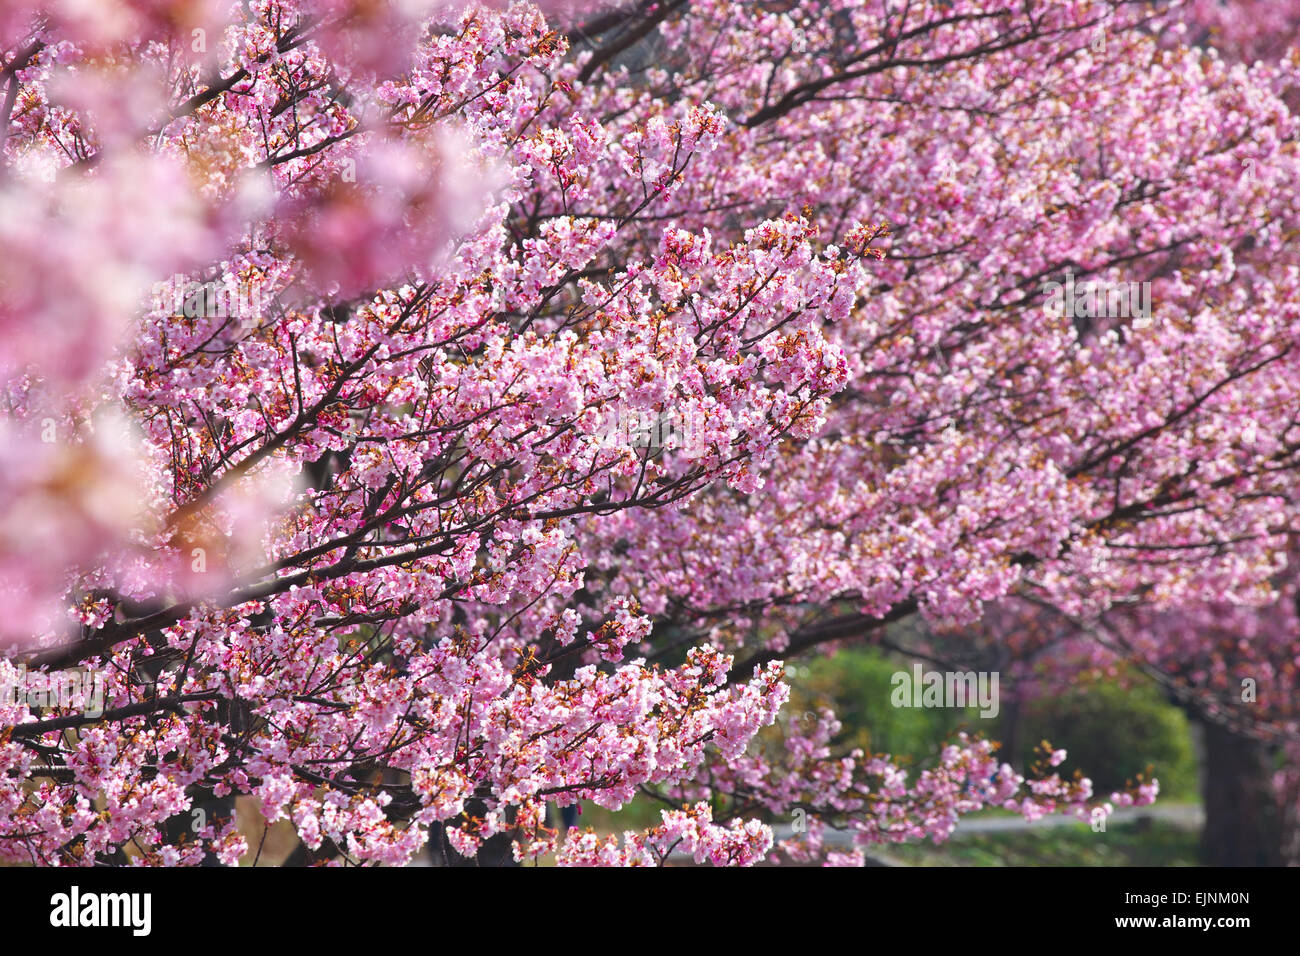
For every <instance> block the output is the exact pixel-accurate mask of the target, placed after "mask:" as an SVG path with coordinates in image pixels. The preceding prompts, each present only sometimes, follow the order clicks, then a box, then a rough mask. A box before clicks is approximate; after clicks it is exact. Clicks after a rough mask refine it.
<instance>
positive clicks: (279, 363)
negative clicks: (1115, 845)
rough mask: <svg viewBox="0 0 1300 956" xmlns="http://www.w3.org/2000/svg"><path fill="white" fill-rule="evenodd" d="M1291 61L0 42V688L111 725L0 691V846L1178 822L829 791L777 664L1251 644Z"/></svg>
mask: <svg viewBox="0 0 1300 956" xmlns="http://www.w3.org/2000/svg"><path fill="white" fill-rule="evenodd" d="M1255 6H1262V7H1268V8H1269V10H1270V11H1273V12H1271V13H1270V14H1269V16H1270V17H1274V18H1280V19H1279V20H1278V23H1283V22H1284V23H1286V24H1290V23H1292V22H1293V21H1294V20H1295V18H1296V17H1297V15H1298V14H1297V12H1296V10H1295V9H1294V7H1295V5H1293V4H1280V3H1261V4H1256V5H1255ZM548 18H549V19H548ZM1278 37H1279V29H1278V25H1277V24H1274V23H1273V21H1272V20H1268V21H1264V20H1263V19H1262V18H1260V17H1255V16H1251V15H1249V14H1247V15H1245V16H1241V15H1239V12H1238V13H1234V14H1233V15H1231V16H1229V15H1228V14H1227V13H1225V12H1224V11H1222V10H1221V9H1220V8H1219V7H1218V5H1216V4H1213V3H1204V2H1193V3H1181V2H1135V0H1058V2H1054V3H1051V4H1026V3H1024V2H1021V0H800V2H794V0H763V2H754V3H745V4H737V3H731V2H725V0H658V2H648V0H623V2H618V3H607V4H604V5H601V4H591V5H585V6H584V5H579V4H575V3H550V4H543V5H541V7H539V6H536V5H533V4H526V3H515V4H510V5H505V4H492V3H482V4H478V3H473V4H471V3H461V2H435V0H424V2H414V3H392V4H389V3H375V2H370V0H244V2H228V0H201V2H194V0H104V2H101V3H96V4H82V3H73V2H64V0H18V2H8V3H6V4H5V7H4V10H3V12H2V13H0V335H2V336H3V348H0V373H2V374H3V381H4V389H5V392H4V395H5V412H4V415H3V417H2V418H0V591H3V593H4V596H5V600H6V614H5V615H4V616H3V618H0V640H2V641H3V642H4V659H3V660H0V677H2V678H4V679H5V680H7V681H9V682H11V683H12V682H13V681H15V680H17V679H18V676H17V675H19V673H20V672H21V673H23V674H26V673H32V674H36V673H44V674H51V673H63V672H67V671H70V670H74V669H81V670H85V669H93V670H94V671H95V672H96V673H97V674H101V675H102V678H103V681H104V706H103V708H102V713H95V714H91V713H88V712H85V709H84V708H82V709H80V710H78V709H77V708H73V707H47V708H44V709H40V708H38V707H34V706H33V705H32V704H31V702H30V701H29V700H26V699H18V700H4V701H2V702H0V727H3V728H4V729H3V730H2V731H0V766H2V767H3V769H4V775H3V778H2V781H3V782H0V855H2V856H3V857H4V858H7V859H13V860H23V861H35V862H38V863H43V864H61V865H92V864H95V863H104V862H126V861H128V860H130V861H134V862H142V863H148V864H169V865H170V864H196V863H199V862H202V861H203V860H205V859H212V858H215V859H217V860H219V861H221V862H223V863H227V864H231V863H235V862H238V861H240V860H241V859H247V860H251V859H253V857H254V855H255V853H256V847H255V846H254V847H250V846H249V845H248V842H247V841H246V837H245V836H244V835H243V833H242V832H241V831H240V829H239V828H238V827H237V826H236V821H234V820H233V819H230V818H229V817H228V816H215V817H214V818H212V819H210V820H208V821H207V822H206V825H204V826H201V827H199V828H198V829H197V830H194V829H192V828H190V827H188V825H187V826H185V827H182V828H181V832H180V835H177V833H176V828H175V827H174V826H173V825H172V821H174V820H176V819H177V818H178V817H181V818H183V819H184V820H186V821H188V820H189V819H190V812H191V810H192V808H193V807H195V806H197V805H198V804H200V803H202V802H203V801H205V800H207V799H208V798H218V799H220V798H229V797H232V796H236V795H239V796H249V797H252V798H255V800H256V801H257V805H258V806H259V807H260V810H261V813H262V814H263V816H264V818H265V820H266V821H268V822H276V821H279V820H282V819H285V818H287V819H289V820H291V821H292V824H293V826H294V827H295V828H296V831H297V833H298V835H299V837H300V839H301V840H302V842H303V844H304V846H305V847H306V848H308V849H310V850H311V851H312V852H313V853H314V854H315V856H316V858H317V859H320V860H328V861H330V862H334V863H384V864H400V863H405V862H407V861H408V860H410V859H411V857H412V855H413V854H415V853H416V852H417V851H419V850H420V849H421V847H422V846H423V845H424V844H425V842H426V840H427V838H428V835H429V832H430V829H431V828H437V829H438V832H439V833H441V834H443V835H444V837H445V839H446V840H447V841H448V842H449V843H450V844H451V846H452V847H454V849H455V850H456V851H458V852H459V853H461V854H463V855H465V856H473V855H474V854H475V853H476V852H477V851H478V849H479V847H480V846H481V845H482V843H483V841H485V840H487V839H489V838H492V837H494V836H497V835H500V834H506V835H508V836H509V839H510V840H511V841H512V849H513V853H514V855H515V858H516V859H521V860H522V859H531V858H537V857H542V856H553V857H554V858H555V859H556V860H558V862H560V863H564V864H579V865H586V864H613V865H628V864H653V863H658V862H662V860H663V859H664V858H665V856H666V855H667V854H668V853H669V852H670V851H672V850H674V849H675V850H684V851H685V852H687V853H689V854H691V855H693V856H694V857H695V858H696V859H697V860H700V861H706V860H707V861H711V862H714V863H726V864H747V863H752V862H756V861H759V860H762V859H764V858H765V857H767V856H769V855H770V854H772V853H784V854H786V855H787V856H788V857H790V858H793V859H796V860H813V859H816V860H826V861H827V862H831V863H860V862H862V856H861V853H860V852H859V851H856V850H855V851H852V852H849V853H842V854H836V853H831V854H827V853H826V852H825V848H824V847H823V846H822V845H821V841H820V834H821V830H822V828H823V827H824V826H826V825H834V826H837V827H843V828H847V829H848V830H850V831H851V832H852V833H853V834H854V839H855V840H856V841H857V843H858V844H860V845H862V846H866V845H870V844H873V843H880V842H893V841H902V840H908V839H917V838H923V837H933V838H937V839H942V838H944V837H946V836H947V835H948V834H949V833H951V832H952V829H953V827H954V825H955V824H956V821H957V819H958V818H959V816H960V815H962V814H964V813H967V812H970V811H973V810H977V809H980V808H982V807H985V806H1003V807H1010V808H1013V809H1016V810H1018V811H1020V812H1022V813H1024V814H1025V815H1026V816H1030V817H1034V816H1038V815H1041V814H1043V813H1048V812H1056V811H1064V812H1074V813H1077V814H1081V815H1084V814H1089V813H1092V812H1093V811H1094V809H1096V808H1097V807H1101V810H1102V812H1105V811H1106V810H1107V809H1108V808H1109V807H1110V806H1113V805H1115V804H1125V803H1128V804H1131V803H1135V802H1139V803H1142V802H1149V801H1150V800H1152V799H1154V797H1155V793H1156V785H1155V784H1154V783H1152V782H1146V783H1144V784H1142V785H1141V786H1139V787H1135V788H1134V789H1133V790H1132V791H1130V792H1124V793H1118V794H1094V793H1093V792H1092V787H1091V784H1090V783H1089V781H1088V780H1087V779H1086V778H1082V777H1075V778H1072V779H1063V778H1062V777H1060V776H1059V775H1058V774H1057V773H1056V772H1055V770H1054V769H1053V768H1054V766H1055V765H1057V764H1059V763H1060V760H1061V757H1062V755H1061V754H1060V752H1059V751H1058V752H1054V753H1050V756H1049V755H1045V757H1046V759H1045V760H1044V762H1043V766H1041V767H1040V768H1038V770H1040V771H1041V772H1030V773H1029V779H1026V777H1025V776H1024V775H1022V774H1021V773H1019V772H1017V771H1016V770H1015V769H1013V768H1012V767H1010V766H1008V765H1007V764H1005V763H1002V762H1000V761H999V760H998V759H997V758H996V756H995V752H994V748H993V745H992V744H991V743H990V742H989V741H986V740H982V739H978V738H973V737H959V738H958V739H956V740H954V741H953V742H952V743H951V745H950V746H948V747H947V748H945V749H944V750H943V752H942V753H941V754H939V755H938V758H937V760H935V761H934V762H933V763H932V764H930V765H927V766H925V767H924V768H923V769H921V770H920V771H919V772H911V773H909V772H907V771H905V770H903V769H902V767H901V766H900V762H899V761H896V760H894V759H892V758H890V757H887V756H885V755H870V754H863V753H861V752H850V753H840V752H838V751H836V750H835V749H834V748H833V747H832V746H831V737H832V736H833V735H834V733H835V731H836V729H837V727H838V724H837V721H836V718H835V715H834V714H833V713H831V712H829V711H827V712H825V713H823V714H822V715H821V716H820V719H818V720H815V721H812V722H811V725H810V723H809V722H808V721H799V720H790V719H788V718H787V717H786V716H783V715H782V713H781V710H782V706H783V704H784V703H785V702H786V700H787V698H788V694H789V691H788V687H787V684H786V682H785V680H784V674H783V662H784V661H785V660H787V659H790V658H791V657H794V656H795V655H798V654H802V653H813V652H816V653H820V652H825V651H828V650H833V649H834V648H835V647H837V646H839V645H840V644H842V643H843V642H846V641H850V640H855V639H862V638H869V637H870V635H873V634H876V633H878V632H879V630H880V628H881V627H882V626H883V625H885V624H887V623H889V622H893V621H898V620H901V619H903V618H906V617H910V616H913V615H919V616H921V617H922V618H923V619H924V620H925V621H926V622H927V623H928V624H929V625H931V626H933V627H936V628H948V629H951V628H959V627H961V628H969V627H974V626H975V625H976V624H977V623H978V622H979V621H980V620H981V619H982V617H983V616H984V614H985V609H986V607H988V606H989V605H991V604H992V603H994V602H1002V601H1006V600H1009V599H1015V600H1021V601H1029V600H1032V601H1033V602H1034V606H1035V607H1045V608H1051V609H1053V611H1054V612H1056V613H1060V614H1064V615H1067V616H1069V617H1070V618H1071V619H1075V620H1089V621H1095V620H1098V619H1100V618H1102V617H1103V616H1105V615H1106V614H1108V613H1111V612H1113V611H1114V610H1115V609H1116V608H1129V607H1134V606H1140V607H1141V608H1143V609H1144V613H1148V614H1150V615H1159V614H1160V613H1161V612H1163V611H1167V610H1169V609H1171V608H1179V607H1183V606H1190V605H1198V606H1199V605H1208V604H1216V603H1217V604H1223V603H1232V604H1243V605H1244V604H1264V603H1267V602H1268V601H1269V600H1271V599H1272V597H1273V596H1274V593H1275V591H1274V586H1275V582H1276V580H1277V578H1278V575H1279V574H1280V573H1282V572H1283V570H1284V569H1285V567H1286V562H1287V550H1288V541H1289V536H1290V534H1291V533H1292V531H1293V530H1295V529H1296V528H1297V527H1300V513H1298V511H1297V507H1296V505H1297V499H1296V496H1295V494H1294V491H1293V489H1294V481H1295V469H1296V468H1297V466H1300V421H1298V418H1300V349H1297V348H1296V346H1297V344H1298V343H1297V339H1300V263H1298V262H1297V258H1296V246H1295V236H1296V235H1297V232H1296V225H1297V215H1296V212H1297V210H1296V204H1297V196H1296V190H1295V188H1294V186H1295V182H1296V177H1297V172H1298V171H1300V170H1298V169H1297V155H1296V132H1297V130H1296V122H1295V117H1294V116H1293V107H1292V104H1293V103H1294V99H1293V95H1292V94H1293V93H1294V87H1295V81H1296V74H1297V70H1298V69H1300V58H1297V57H1296V56H1294V55H1292V54H1291V53H1290V51H1289V50H1287V49H1277V48H1276V47H1277V40H1278ZM1220 47H1221V48H1222V52H1220V49H1219V48H1220ZM1130 293H1132V294H1130ZM1000 613H1003V614H1006V613H1007V612H1006V609H1005V607H1004V608H1003V609H1002V611H1001V612H1000ZM1134 626H1137V627H1140V628H1141V635H1140V637H1137V636H1135V637H1134V640H1140V641H1143V642H1154V643H1153V645H1152V646H1153V647H1159V648H1164V651H1162V653H1165V654H1166V655H1174V656H1176V652H1174V651H1173V650H1172V648H1174V647H1176V646H1177V645H1178V641H1179V637H1178V633H1176V632H1180V628H1178V627H1175V628H1173V629H1172V630H1168V629H1167V628H1166V627H1165V625H1163V624H1160V625H1157V624H1150V625H1143V624H1141V623H1140V622H1139V624H1136V625H1134ZM1291 650H1294V643H1292V644H1291ZM1260 653H1264V652H1263V651H1260ZM1190 669H1191V670H1193V671H1194V670H1195V667H1194V666H1193V667H1191V668H1190ZM1292 674H1294V668H1293V669H1292ZM1212 678H1213V668H1206V669H1203V670H1202V672H1198V675H1197V679H1201V680H1210V679H1212ZM772 725H777V728H776V729H777V730H778V731H779V735H778V737H772V736H770V735H771V733H772V732H771V731H764V734H765V736H761V737H760V736H759V735H760V731H763V730H764V728H767V727H770V726H772ZM637 794H649V795H651V796H653V797H654V798H656V799H658V800H660V801H661V802H662V803H663V804H664V805H665V809H664V813H663V823H662V824H661V825H659V826H655V827H652V828H650V829H648V830H645V831H642V832H629V833H627V834H625V835H624V836H623V838H622V839H621V840H620V839H618V838H616V837H605V836H600V835H597V834H595V833H592V832H589V831H581V832H580V831H579V830H578V829H572V830H570V831H569V832H568V834H567V836H566V837H565V838H564V839H563V840H560V839H559V837H558V834H557V832H556V831H555V830H554V829H552V828H551V827H550V826H549V825H548V824H547V822H546V818H545V813H544V811H545V807H546V805H547V803H548V802H555V803H559V804H561V805H567V804H570V803H573V802H575V801H578V800H583V801H591V802H594V803H596V804H598V805H600V806H604V807H609V808H617V807H620V806H622V805H624V804H625V803H626V802H627V801H629V800H630V799H631V798H632V797H634V796H635V795H637ZM795 808H800V809H802V810H803V811H804V812H806V813H807V814H808V815H809V817H810V821H811V825H810V826H809V828H808V831H807V833H806V834H803V835H802V836H801V837H800V838H799V839H797V840H793V841H784V842H783V843H782V844H780V845H779V846H777V845H774V835H773V831H772V828H771V827H770V826H769V825H768V824H767V823H766V822H764V821H768V820H772V819H777V818H780V817H782V816H783V815H784V816H787V817H788V815H789V814H790V813H791V812H792V811H793V810H794V809H795Z"/></svg>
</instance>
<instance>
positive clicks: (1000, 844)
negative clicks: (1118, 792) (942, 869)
mask: <svg viewBox="0 0 1300 956" xmlns="http://www.w3.org/2000/svg"><path fill="white" fill-rule="evenodd" d="M1197 841H1198V833H1197V831H1196V830H1189V829H1187V828H1185V827H1180V826H1177V825H1175V824H1171V823H1164V822H1160V821H1156V820H1137V821H1134V822H1132V823H1121V824H1114V825H1112V826H1110V827H1109V828H1107V830H1106V832H1105V833H1094V832H1093V831H1092V830H1091V829H1090V828H1089V827H1088V826H1087V825H1086V824H1083V823H1080V825H1079V826H1078V827H1052V828H1048V827H1044V828H1043V829H1041V830H1031V831H1027V832H1019V833H973V834H968V835H966V836H962V835H961V831H960V830H958V832H957V834H956V835H954V836H953V838H952V839H951V840H949V841H948V842H947V843H944V844H940V845H937V846H936V845H934V844H932V843H924V844H901V845H899V846H892V847H889V848H888V849H887V851H886V855H887V856H888V857H889V858H890V859H892V860H894V861H897V862H899V863H903V864H906V865H908V866H1196V865H1198V864H1197Z"/></svg>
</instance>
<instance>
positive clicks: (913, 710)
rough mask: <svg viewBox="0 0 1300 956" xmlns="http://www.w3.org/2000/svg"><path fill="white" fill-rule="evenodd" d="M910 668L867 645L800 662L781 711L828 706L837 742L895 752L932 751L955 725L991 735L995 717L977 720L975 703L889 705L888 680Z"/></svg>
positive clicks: (922, 754) (919, 753) (917, 753)
mask: <svg viewBox="0 0 1300 956" xmlns="http://www.w3.org/2000/svg"><path fill="white" fill-rule="evenodd" d="M911 668H912V664H911V662H910V661H906V660H904V659H902V658H900V657H897V656H895V655H890V654H885V653H883V652H880V651H877V650H874V649H871V648H853V649H849V650H842V651H840V652H839V653H837V654H835V655H834V656H831V657H818V658H814V659H812V660H810V661H801V662H800V663H799V664H798V666H797V670H796V671H795V673H794V674H792V675H791V702H790V704H789V705H788V706H787V709H786V713H791V714H796V715H797V714H801V713H803V712H805V711H808V710H812V709H815V708H817V707H830V708H831V709H832V710H834V711H835V715H836V716H837V717H838V718H839V720H840V722H841V723H842V724H843V725H844V729H843V730H842V731H841V733H840V735H839V737H837V738H836V741H835V742H836V743H837V744H841V745H844V746H847V747H861V748H862V749H863V750H864V751H866V752H867V753H889V754H894V755H896V756H900V757H902V756H911V757H926V756H929V755H931V754H933V753H936V752H937V751H938V749H939V748H940V746H942V744H943V743H944V741H946V740H947V739H949V738H950V737H951V736H952V735H953V734H954V733H956V732H957V731H958V730H969V731H972V732H975V731H980V732H983V733H985V734H986V735H987V736H993V733H992V729H993V726H994V725H995V724H996V721H994V720H982V719H980V716H979V711H978V710H977V709H976V708H966V709H963V710H958V709H946V708H927V707H894V706H893V704H892V703H891V702H890V695H891V693H892V691H893V685H892V683H891V679H892V677H893V675H894V674H895V673H896V672H898V671H909V672H910V671H911Z"/></svg>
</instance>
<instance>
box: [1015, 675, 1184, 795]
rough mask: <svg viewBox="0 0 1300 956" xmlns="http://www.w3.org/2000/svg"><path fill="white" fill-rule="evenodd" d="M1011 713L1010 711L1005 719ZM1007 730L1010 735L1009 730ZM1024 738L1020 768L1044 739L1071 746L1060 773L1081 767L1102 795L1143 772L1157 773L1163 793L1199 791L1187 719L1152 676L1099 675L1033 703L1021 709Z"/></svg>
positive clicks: (1020, 737) (1019, 758) (1180, 793)
mask: <svg viewBox="0 0 1300 956" xmlns="http://www.w3.org/2000/svg"><path fill="white" fill-rule="evenodd" d="M1007 716H1008V711H1006V710H1004V711H1003V718H1004V719H1005V718H1006V717H1007ZM1003 734H1004V738H1005V736H1007V734H1006V729H1005V728H1004V730H1003ZM1019 740H1020V741H1021V742H1022V743H1021V745H1020V747H1019V748H1018V749H1019V753H1017V754H1015V755H1014V756H1015V757H1016V758H1017V759H1018V760H1019V761H1020V765H1021V766H1025V765H1027V763H1028V761H1029V759H1030V755H1031V752H1032V751H1033V749H1034V747H1036V746H1037V745H1038V743H1039V741H1040V740H1049V741H1051V743H1052V746H1054V747H1059V748H1064V749H1065V750H1067V751H1068V752H1069V757H1068V758H1067V760H1066V762H1065V763H1064V764H1063V765H1062V766H1061V768H1060V769H1061V771H1062V772H1063V773H1064V774H1068V773H1072V772H1073V770H1074V769H1075V768H1078V769H1079V770H1081V771H1082V772H1083V773H1084V774H1085V775H1086V776H1088V777H1090V778H1091V779H1092V782H1093V786H1094V788H1095V789H1096V791H1097V793H1098V795H1099V796H1103V797H1104V796H1107V795H1109V794H1110V793H1111V792H1112V791H1114V790H1118V789H1122V788H1123V787H1124V784H1125V783H1126V781H1128V780H1132V779H1135V778H1136V776H1137V775H1138V774H1142V775H1143V776H1144V777H1145V778H1147V779H1149V778H1150V777H1151V776H1155V777H1156V778H1157V779H1159V781H1160V797H1161V799H1172V800H1194V799H1196V798H1197V796H1198V794H1197V783H1196V759H1195V756H1194V755H1193V751H1192V743H1191V733H1190V729H1189V726H1188V722H1187V717H1186V716H1185V715H1184V714H1183V712H1182V711H1181V710H1180V709H1179V708H1178V707H1176V706H1174V705H1172V704H1170V703H1169V702H1168V700H1167V699H1166V698H1165V697H1164V695H1163V694H1162V693H1161V692H1160V690H1159V688H1158V687H1156V685H1155V684H1153V683H1151V682H1150V681H1146V680H1143V681H1142V682H1140V683H1137V684H1135V685H1133V686H1127V687H1126V686H1123V685H1122V684H1120V683H1119V682H1116V681H1100V682H1095V683H1090V684H1088V685H1086V686H1082V687H1079V688H1077V689H1074V690H1072V691H1070V692H1069V693H1066V694H1062V695H1059V696H1054V697H1046V698H1042V699H1040V700H1036V701H1031V702H1028V703H1026V704H1025V705H1024V708H1023V710H1022V712H1021V725H1020V736H1019ZM1148 767H1149V768H1150V770H1151V772H1150V773H1148V772H1147V771H1148Z"/></svg>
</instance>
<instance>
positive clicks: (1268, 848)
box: [1201, 723, 1284, 866]
mask: <svg viewBox="0 0 1300 956" xmlns="http://www.w3.org/2000/svg"><path fill="white" fill-rule="evenodd" d="M1204 743H1205V755H1204V768H1205V773H1204V777H1203V783H1202V794H1203V796H1204V799H1205V829H1204V830H1203V831H1202V833H1201V858H1202V860H1203V862H1204V863H1205V864H1206V865H1208V866H1281V865H1282V863H1283V862H1284V861H1283V858H1282V844H1283V838H1282V816H1281V812H1280V809H1281V808H1280V807H1279V805H1278V800H1277V796H1276V794H1275V793H1274V789H1273V765H1272V761H1271V760H1270V759H1269V754H1268V749H1267V748H1266V747H1265V746H1264V745H1263V744H1262V743H1261V742H1259V741H1258V740H1253V739H1251V738H1249V737H1244V736H1240V735H1237V734H1234V733H1232V732H1231V731H1229V730H1226V729H1224V728H1223V727H1220V726H1218V725H1217V724H1209V723H1207V724H1206V725H1205V728H1204Z"/></svg>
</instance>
